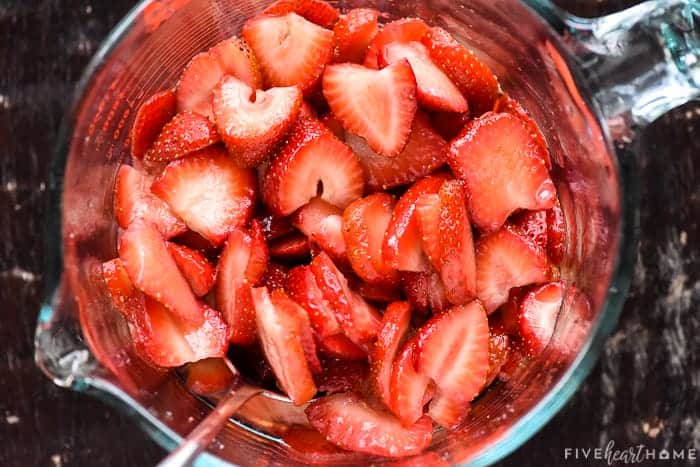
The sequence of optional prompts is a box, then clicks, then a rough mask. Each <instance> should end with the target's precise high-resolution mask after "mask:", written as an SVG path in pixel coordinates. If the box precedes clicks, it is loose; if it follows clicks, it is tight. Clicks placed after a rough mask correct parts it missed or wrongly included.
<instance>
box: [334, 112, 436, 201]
mask: <svg viewBox="0 0 700 467" xmlns="http://www.w3.org/2000/svg"><path fill="white" fill-rule="evenodd" d="M345 141H346V143H347V144H348V146H350V147H351V148H352V150H353V151H354V152H355V154H356V155H357V157H358V159H359V161H360V164H361V165H362V169H363V170H364V175H365V180H366V182H367V187H368V188H369V189H370V190H373V191H377V190H387V189H390V188H394V187H396V186H400V185H405V184H407V183H412V182H415V181H416V180H418V179H420V178H423V177H425V176H426V175H429V174H431V173H432V172H434V171H436V170H437V169H438V168H440V167H441V166H442V165H443V164H444V163H445V161H446V157H445V154H446V153H447V143H446V142H445V140H444V139H442V137H441V136H440V135H439V134H437V132H436V131H435V130H434V129H433V128H432V127H431V126H430V120H429V119H428V117H427V115H425V114H424V113H422V112H416V118H415V119H414V120H413V126H412V131H411V135H410V136H409V137H408V142H407V143H406V147H405V148H404V150H403V151H401V153H400V154H399V155H398V156H396V157H391V158H389V157H384V156H380V155H378V154H376V153H375V152H373V151H372V149H371V148H370V147H369V146H368V145H367V142H366V141H365V140H364V139H363V138H360V137H359V136H356V135H354V134H352V133H346V134H345Z"/></svg>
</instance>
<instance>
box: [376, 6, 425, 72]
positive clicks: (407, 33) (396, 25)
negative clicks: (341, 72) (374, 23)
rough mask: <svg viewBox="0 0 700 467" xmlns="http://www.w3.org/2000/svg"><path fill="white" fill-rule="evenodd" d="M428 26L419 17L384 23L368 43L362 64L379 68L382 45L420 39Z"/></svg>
mask: <svg viewBox="0 0 700 467" xmlns="http://www.w3.org/2000/svg"><path fill="white" fill-rule="evenodd" d="M429 30H430V28H428V25H427V24H425V22H423V20H422V19H419V18H401V19H397V20H396V21H392V22H390V23H387V24H385V25H384V27H383V28H382V29H381V30H380V31H379V33H378V34H377V35H376V36H375V37H374V40H373V41H372V42H371V43H370V46H369V49H368V50H367V55H366V56H365V60H364V65H365V66H366V67H369V68H375V69H377V68H379V62H378V61H379V55H380V54H381V52H382V50H383V49H384V47H386V46H387V45H388V44H391V43H392V42H398V43H401V44H405V43H407V42H414V41H420V40H421V39H423V36H425V35H426V34H427V33H428V31H429Z"/></svg>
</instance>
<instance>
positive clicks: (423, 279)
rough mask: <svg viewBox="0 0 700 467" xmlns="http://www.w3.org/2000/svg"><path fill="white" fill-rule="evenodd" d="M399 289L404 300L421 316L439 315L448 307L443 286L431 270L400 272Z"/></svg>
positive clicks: (438, 277)
mask: <svg viewBox="0 0 700 467" xmlns="http://www.w3.org/2000/svg"><path fill="white" fill-rule="evenodd" d="M401 288H402V290H403V292H404V294H405V295H406V299H407V300H408V301H409V302H411V304H412V305H413V306H414V307H415V309H416V311H418V312H420V313H421V314H424V315H425V314H428V312H431V311H432V313H433V314H437V313H441V312H442V311H444V310H445V309H447V307H448V306H449V303H448V302H447V297H446V296H445V286H444V285H443V284H442V280H440V275H439V274H438V273H436V272H435V271H433V270H432V269H431V270H430V271H427V272H408V271H403V272H401Z"/></svg>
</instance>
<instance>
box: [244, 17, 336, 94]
mask: <svg viewBox="0 0 700 467" xmlns="http://www.w3.org/2000/svg"><path fill="white" fill-rule="evenodd" d="M243 37H244V38H245V40H246V41H248V43H249V44H250V47H251V48H252V49H253V51H254V52H255V56H256V57H258V61H259V63H260V68H261V70H262V74H263V77H264V78H265V82H266V83H267V85H268V86H294V85H298V86H299V89H301V91H302V92H303V93H304V94H305V95H308V94H309V93H310V92H311V91H312V90H313V88H314V87H315V85H316V83H317V82H318V80H319V77H320V76H321V74H322V73H323V70H324V68H325V66H326V64H327V63H329V62H330V61H331V58H332V57H333V45H334V44H333V31H329V30H328V29H324V28H322V27H321V26H318V25H316V24H314V23H312V22H310V21H307V20H306V19H304V18H303V17H301V16H299V15H297V14H296V13H288V14H285V15H283V16H270V15H261V16H256V17H255V18H252V19H249V20H248V21H247V22H246V23H245V25H244V26H243Z"/></svg>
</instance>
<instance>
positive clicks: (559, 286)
mask: <svg viewBox="0 0 700 467" xmlns="http://www.w3.org/2000/svg"><path fill="white" fill-rule="evenodd" d="M564 291H565V286H564V283H563V282H561V281H558V282H550V283H549V284H544V285H541V286H539V287H537V288H535V289H533V290H532V291H530V292H529V293H528V294H527V295H525V297H524V298H523V301H522V303H521V304H520V310H519V311H520V313H519V323H520V335H521V336H522V338H523V343H524V344H525V346H526V348H527V349H528V350H529V351H530V353H531V354H534V355H536V354H538V353H540V352H542V350H544V348H545V347H546V346H547V344H548V343H549V341H550V339H551V338H552V334H553V333H554V325H555V324H556V322H557V317H558V316H559V310H560V309H561V305H562V302H563V300H564Z"/></svg>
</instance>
